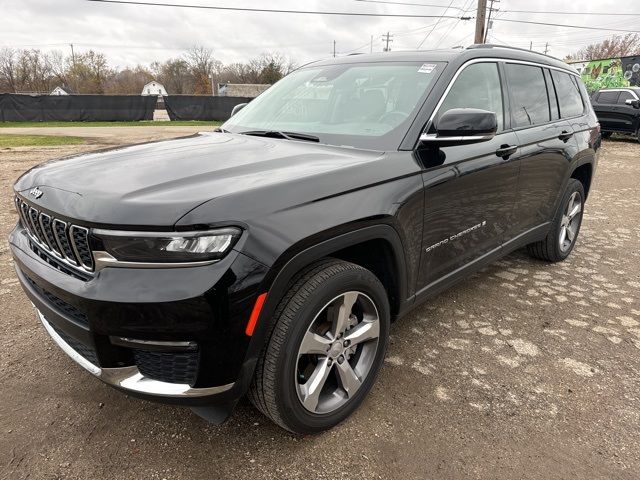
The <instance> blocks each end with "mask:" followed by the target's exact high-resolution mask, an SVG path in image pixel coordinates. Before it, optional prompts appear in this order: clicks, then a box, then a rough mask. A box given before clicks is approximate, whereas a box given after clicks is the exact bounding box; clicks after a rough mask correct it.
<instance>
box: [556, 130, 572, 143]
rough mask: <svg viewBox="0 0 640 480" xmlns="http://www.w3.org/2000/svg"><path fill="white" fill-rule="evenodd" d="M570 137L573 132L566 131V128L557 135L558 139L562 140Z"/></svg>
mask: <svg viewBox="0 0 640 480" xmlns="http://www.w3.org/2000/svg"><path fill="white" fill-rule="evenodd" d="M571 137H573V132H567V131H566V130H562V133H561V134H560V135H558V138H559V139H560V140H562V141H563V142H566V141H567V140H569V139H570V138H571Z"/></svg>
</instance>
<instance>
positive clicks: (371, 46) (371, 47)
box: [369, 35, 373, 53]
mask: <svg viewBox="0 0 640 480" xmlns="http://www.w3.org/2000/svg"><path fill="white" fill-rule="evenodd" d="M369 53H373V35H371V43H370V44H369Z"/></svg>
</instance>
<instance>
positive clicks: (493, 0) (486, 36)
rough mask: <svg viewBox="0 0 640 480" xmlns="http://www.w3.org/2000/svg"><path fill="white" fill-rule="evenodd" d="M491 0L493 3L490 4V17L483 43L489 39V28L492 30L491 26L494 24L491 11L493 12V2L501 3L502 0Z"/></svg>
mask: <svg viewBox="0 0 640 480" xmlns="http://www.w3.org/2000/svg"><path fill="white" fill-rule="evenodd" d="M490 1H491V5H490V6H489V18H487V28H486V30H485V32H484V39H483V40H482V43H487V39H488V38H489V30H491V27H492V26H493V24H492V23H491V13H492V12H493V2H496V3H500V0H490ZM496 11H498V9H497V8H496Z"/></svg>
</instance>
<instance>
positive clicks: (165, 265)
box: [9, 45, 600, 433]
mask: <svg viewBox="0 0 640 480" xmlns="http://www.w3.org/2000/svg"><path fill="white" fill-rule="evenodd" d="M599 146H600V132H599V128H598V122H597V118H596V116H595V114H594V112H593V109H592V108H591V104H590V103H589V98H588V95H587V91H586V89H585V87H584V85H583V84H582V82H581V81H580V77H579V75H578V73H577V72H576V71H575V70H574V69H573V68H571V67H569V66H568V65H566V64H565V63H563V62H562V61H560V60H557V59H554V58H551V57H548V56H545V55H541V54H537V53H533V52H529V51H523V50H520V49H513V48H505V47H498V46H491V45H479V46H474V47H469V48H467V49H465V50H462V51H459V50H439V51H420V52H390V53H383V54H382V53H381V54H374V55H358V56H348V57H343V58H336V59H332V60H328V61H322V62H316V63H313V64H310V65H306V66H304V67H303V68H300V69H298V70H296V71H295V72H293V73H291V74H290V75H288V76H287V77H285V78H284V79H282V80H281V81H280V82H278V83H277V84H275V85H274V86H273V87H271V88H270V89H269V90H267V91H266V92H264V93H263V94H262V95H260V96H259V97H257V98H256V99H255V100H254V101H252V102H251V103H249V104H248V105H247V106H246V107H244V108H243V109H242V110H240V111H237V112H236V114H235V115H234V116H233V117H231V119H229V120H228V121H227V122H226V123H225V124H224V125H222V127H221V128H220V129H218V130H217V131H215V132H208V133H205V134H201V135H196V136H193V137H188V138H181V139H174V140H168V141H164V142H154V143H149V144H144V145H134V146H130V147H126V148H119V149H116V150H111V151H99V152H93V153H88V154H85V155H80V156H77V157H74V158H70V159H66V160H62V161H54V162H49V163H47V164H44V165H41V166H39V167H36V168H33V169H31V170H29V171H28V172H26V173H25V174H24V175H23V176H22V177H21V178H20V179H19V180H18V181H17V182H16V184H15V186H14V190H15V204H16V207H17V209H18V212H19V214H20V221H19V223H18V224H17V226H16V228H15V229H14V230H13V232H12V233H11V236H10V240H9V242H10V245H11V252H12V254H13V258H14V260H15V267H16V272H17V276H18V278H19V280H20V283H21V284H22V287H23V289H24V290H25V292H26V294H27V296H28V297H29V298H30V299H31V301H32V302H33V304H34V305H35V307H36V310H37V316H38V318H39V321H41V322H42V324H43V326H44V328H45V329H46V331H47V332H48V334H49V335H50V336H51V337H52V338H53V340H54V341H55V342H56V343H57V344H58V345H59V346H60V347H61V348H62V350H64V352H65V353H67V354H68V355H69V356H70V357H71V358H73V359H74V360H75V361H76V362H78V363H79V364H80V365H81V366H82V367H84V368H85V369H86V370H88V371H89V372H90V373H92V374H93V375H94V376H96V377H98V378H99V379H101V380H102V381H104V382H106V383H108V384H110V385H112V386H114V387H116V388H118V389H120V390H122V391H124V392H127V393H129V394H132V395H137V396H140V397H142V398H147V399H151V400H157V401H165V402H173V403H179V404H183V405H189V406H191V407H193V408H194V409H195V410H196V411H197V412H198V413H199V414H201V415H203V416H205V417H206V418H209V419H212V420H215V421H220V420H222V419H224V418H226V416H227V415H228V414H229V412H231V410H232V409H233V407H234V406H235V404H236V402H237V401H238V399H239V398H240V397H242V396H243V395H245V394H248V396H249V398H250V400H251V401H252V402H253V404H254V405H255V406H256V407H257V408H258V409H259V410H260V411H261V412H262V413H264V414H265V415H266V416H267V417H269V418H271V419H272V420H273V421H274V422H276V423H277V424H278V425H280V426H282V427H284V428H286V429H288V430H290V431H292V432H296V433H315V432H319V431H322V430H326V429H328V428H331V427H332V426H334V425H336V424H337V423H339V422H341V421H342V420H344V419H345V418H347V417H348V416H349V415H350V414H351V413H352V412H353V411H354V410H355V409H356V408H357V407H358V406H359V405H360V404H361V403H362V402H363V400H364V398H365V397H366V395H367V393H368V392H369V390H370V389H371V387H372V385H373V383H374V381H375V378H376V375H377V373H378V371H379V370H380V368H381V366H382V364H383V359H384V355H385V351H386V348H387V344H388V339H389V329H390V324H391V322H392V321H394V320H395V319H397V318H399V317H401V316H402V315H404V314H405V313H407V312H408V311H410V310H411V309H412V308H413V307H414V306H416V305H418V304H420V303H421V302H424V301H425V300H427V299H429V298H430V297H432V296H433V295H435V294H437V293H438V292H441V291H442V290H444V289H445V288H447V287H449V286H451V285H453V284H454V283H456V282H458V281H460V280H462V279H464V278H466V277H468V276H469V275H470V274H471V273H473V272H475V271H477V270H478V269H480V268H482V267H484V266H486V265H487V264H488V263H489V262H491V261H494V260H496V259H498V258H500V257H502V256H504V255H507V254H508V253H510V252H512V251H514V250H515V249H519V248H522V247H527V248H528V251H529V253H530V254H531V255H533V256H534V257H536V258H540V259H543V260H545V261H549V262H558V261H562V260H564V259H565V258H567V256H568V255H569V254H570V253H571V251H572V249H573V247H574V245H575V244H576V241H577V238H578V233H579V231H580V225H581V222H582V212H583V205H584V202H585V201H586V199H587V196H588V194H589V188H590V186H591V179H592V178H593V175H594V173H595V170H596V164H597V153H598V148H599ZM479 297H481V295H479ZM479 301H482V299H481V298H479ZM405 388H407V389H410V388H411V385H406V386H405Z"/></svg>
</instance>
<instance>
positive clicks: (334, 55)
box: [333, 40, 336, 58]
mask: <svg viewBox="0 0 640 480" xmlns="http://www.w3.org/2000/svg"><path fill="white" fill-rule="evenodd" d="M333 58H336V41H335V40H334V41H333Z"/></svg>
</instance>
